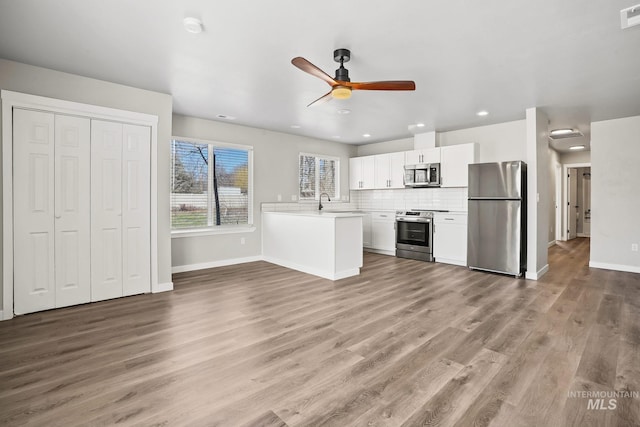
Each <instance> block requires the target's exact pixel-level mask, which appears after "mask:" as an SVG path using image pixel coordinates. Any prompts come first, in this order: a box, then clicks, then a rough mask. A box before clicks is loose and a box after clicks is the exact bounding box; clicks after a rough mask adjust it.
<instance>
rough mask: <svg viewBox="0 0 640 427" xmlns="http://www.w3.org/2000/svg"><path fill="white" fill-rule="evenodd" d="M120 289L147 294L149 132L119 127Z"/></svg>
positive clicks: (148, 289)
mask: <svg viewBox="0 0 640 427" xmlns="http://www.w3.org/2000/svg"><path fill="white" fill-rule="evenodd" d="M122 135H123V138H124V141H123V147H122V148H123V150H122V156H123V159H122V160H123V163H122V164H123V171H122V172H123V175H122V180H123V186H122V190H123V194H122V280H123V283H122V288H123V294H124V295H135V294H141V293H144V292H151V281H150V275H151V272H150V270H151V258H150V251H149V248H150V247H151V234H150V233H151V230H150V221H149V218H150V204H151V200H150V197H149V196H150V186H151V181H150V179H151V177H150V157H149V150H150V143H151V129H150V128H149V127H146V126H134V125H123V129H122Z"/></svg>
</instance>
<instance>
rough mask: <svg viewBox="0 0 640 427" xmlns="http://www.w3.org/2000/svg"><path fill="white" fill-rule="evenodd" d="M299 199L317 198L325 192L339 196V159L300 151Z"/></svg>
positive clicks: (331, 196) (334, 196)
mask: <svg viewBox="0 0 640 427" xmlns="http://www.w3.org/2000/svg"><path fill="white" fill-rule="evenodd" d="M299 184H300V185H299V187H300V200H318V199H319V198H320V194H322V193H327V194H328V195H329V197H330V198H331V199H335V200H338V199H339V198H340V159H339V158H337V157H328V156H323V155H319V154H306V153H300V170H299Z"/></svg>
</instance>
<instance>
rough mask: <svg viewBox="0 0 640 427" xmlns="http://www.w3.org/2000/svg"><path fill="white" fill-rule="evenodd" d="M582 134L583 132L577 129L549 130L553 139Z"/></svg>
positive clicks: (574, 136)
mask: <svg viewBox="0 0 640 427" xmlns="http://www.w3.org/2000/svg"><path fill="white" fill-rule="evenodd" d="M578 136H582V132H580V131H579V130H577V129H554V130H552V131H551V132H549V138H551V139H563V138H576V137H578Z"/></svg>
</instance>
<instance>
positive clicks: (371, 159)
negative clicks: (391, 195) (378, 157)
mask: <svg viewBox="0 0 640 427" xmlns="http://www.w3.org/2000/svg"><path fill="white" fill-rule="evenodd" d="M375 179H376V173H375V156H365V157H352V158H351V159H349V188H350V189H351V190H370V189H372V188H374V187H375Z"/></svg>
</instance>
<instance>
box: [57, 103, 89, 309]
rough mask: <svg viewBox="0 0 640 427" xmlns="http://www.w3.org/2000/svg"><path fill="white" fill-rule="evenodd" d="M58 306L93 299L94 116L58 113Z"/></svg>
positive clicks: (81, 302)
mask: <svg viewBox="0 0 640 427" xmlns="http://www.w3.org/2000/svg"><path fill="white" fill-rule="evenodd" d="M55 128H56V129H55V135H56V138H55V258H56V260H55V269H56V273H55V275H56V307H65V306H69V305H76V304H83V303H87V302H89V301H91V269H90V265H91V200H90V196H91V193H90V190H91V188H90V182H91V169H90V165H91V139H90V138H91V131H90V120H89V119H87V118H82V117H74V116H64V115H56V116H55Z"/></svg>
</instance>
